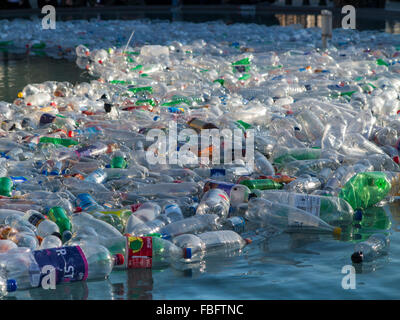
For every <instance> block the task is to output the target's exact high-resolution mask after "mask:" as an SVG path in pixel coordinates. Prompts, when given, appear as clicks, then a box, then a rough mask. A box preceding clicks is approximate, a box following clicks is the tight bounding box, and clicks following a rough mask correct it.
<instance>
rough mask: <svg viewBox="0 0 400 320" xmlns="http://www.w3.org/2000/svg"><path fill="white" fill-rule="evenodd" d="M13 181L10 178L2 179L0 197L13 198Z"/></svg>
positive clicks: (0, 180) (0, 179)
mask: <svg viewBox="0 0 400 320" xmlns="http://www.w3.org/2000/svg"><path fill="white" fill-rule="evenodd" d="M12 188H13V181H12V180H11V179H10V178H9V177H2V178H0V195H2V196H5V197H11V193H12Z"/></svg>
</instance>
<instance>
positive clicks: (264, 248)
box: [6, 204, 400, 300]
mask: <svg viewBox="0 0 400 320" xmlns="http://www.w3.org/2000/svg"><path fill="white" fill-rule="evenodd" d="M372 210H375V211H374V212H375V213H374V214H375V217H378V216H379V217H380V218H379V219H376V220H375V221H372V220H371V223H369V224H367V223H365V225H364V226H363V230H362V231H360V230H358V231H357V229H354V228H353V229H351V230H350V231H352V232H359V233H360V234H361V235H362V236H364V237H367V236H368V234H367V231H369V232H370V233H373V232H374V231H373V229H374V228H375V229H379V228H382V226H385V227H386V228H388V227H390V225H391V229H392V231H393V233H392V235H391V248H390V253H389V255H388V256H385V257H381V258H379V259H377V260H376V261H374V262H372V263H369V264H364V265H363V266H362V267H356V272H357V273H356V288H355V289H354V290H352V289H348V290H345V289H343V288H342V279H343V277H344V276H345V275H346V274H342V273H341V271H342V268H343V267H344V266H345V265H351V260H350V256H351V254H352V252H353V248H354V242H353V241H351V240H350V241H349V237H353V238H355V236H354V234H353V235H351V234H350V233H349V232H345V235H343V236H342V238H341V240H335V239H333V238H332V237H331V236H330V235H302V234H293V235H289V234H279V235H276V236H275V237H273V238H271V239H270V240H268V241H260V240H258V241H257V240H256V241H255V242H253V243H252V244H250V245H249V246H247V247H245V248H244V249H243V251H242V252H241V253H238V254H236V255H234V256H232V257H224V258H221V257H218V258H216V257H209V258H207V259H206V260H205V261H204V262H203V263H201V264H199V265H193V266H188V267H187V268H186V269H185V270H182V269H183V268H180V270H178V269H176V268H177V267H170V268H167V269H162V270H151V269H131V270H128V271H114V272H113V273H112V274H111V276H110V278H109V279H108V280H106V281H95V282H77V283H72V284H70V285H65V284H64V285H58V286H57V288H56V290H43V289H32V290H27V291H23V292H18V293H15V294H12V295H10V296H8V297H7V298H6V299H40V300H43V299H44V300H46V299H62V300H64V299H67V300H68V299H74V300H86V299H88V300H92V299H106V300H109V299H115V300H125V299H129V300H138V299H140V300H142V299H145V300H150V299H154V300H158V299H167V300H174V299H183V300H186V299H188V297H190V299H199V300H203V299H240V300H247V299H253V300H258V299H262V300H265V299H328V300H330V299H397V298H398V296H399V293H400V289H399V287H398V285H397V284H398V282H399V281H400V275H399V273H398V272H397V271H398V270H399V267H400V233H399V231H400V206H399V205H398V204H391V205H389V206H386V207H384V208H378V209H372ZM368 228H369V229H368ZM288 242H290V246H289V245H287V243H288Z"/></svg>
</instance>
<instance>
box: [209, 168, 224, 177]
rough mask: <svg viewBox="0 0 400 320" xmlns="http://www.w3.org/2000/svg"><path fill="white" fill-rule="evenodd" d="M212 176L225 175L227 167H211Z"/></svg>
mask: <svg viewBox="0 0 400 320" xmlns="http://www.w3.org/2000/svg"><path fill="white" fill-rule="evenodd" d="M210 175H211V177H225V169H210Z"/></svg>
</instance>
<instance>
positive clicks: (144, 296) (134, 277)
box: [126, 269, 160, 300]
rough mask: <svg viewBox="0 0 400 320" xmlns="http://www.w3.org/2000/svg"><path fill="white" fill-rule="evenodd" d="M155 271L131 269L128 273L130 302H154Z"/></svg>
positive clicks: (127, 297)
mask: <svg viewBox="0 0 400 320" xmlns="http://www.w3.org/2000/svg"><path fill="white" fill-rule="evenodd" d="M153 272H160V271H153V270H151V269H130V270H128V271H127V289H126V290H127V292H126V294H127V296H126V299H129V300H153V294H152V291H153Z"/></svg>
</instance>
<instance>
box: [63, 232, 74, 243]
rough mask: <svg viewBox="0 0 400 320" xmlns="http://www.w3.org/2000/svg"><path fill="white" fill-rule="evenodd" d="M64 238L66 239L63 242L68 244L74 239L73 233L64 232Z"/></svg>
mask: <svg viewBox="0 0 400 320" xmlns="http://www.w3.org/2000/svg"><path fill="white" fill-rule="evenodd" d="M62 237H63V239H64V241H63V242H66V241H68V240H69V239H71V238H72V232H71V231H69V230H66V231H64V232H63V234H62Z"/></svg>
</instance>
